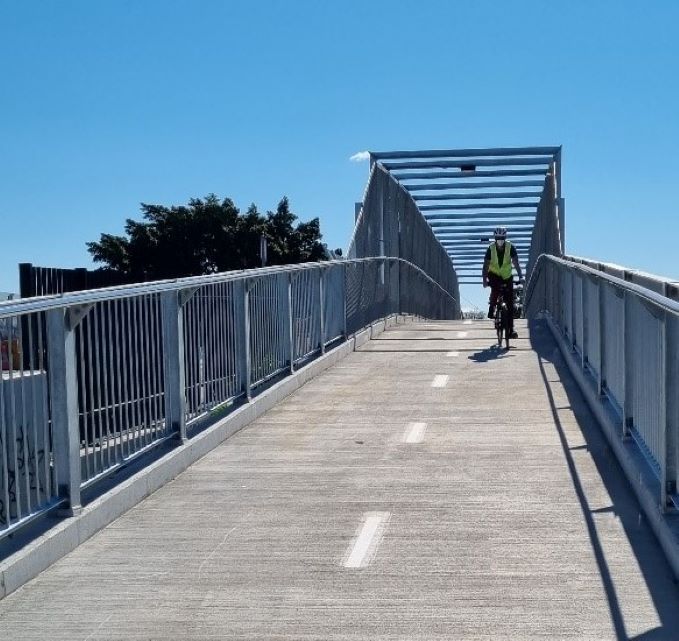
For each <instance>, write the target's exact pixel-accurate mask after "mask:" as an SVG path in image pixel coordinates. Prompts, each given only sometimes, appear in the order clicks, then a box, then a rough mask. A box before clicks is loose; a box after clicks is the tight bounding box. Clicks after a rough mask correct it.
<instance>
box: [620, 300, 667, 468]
mask: <svg viewBox="0 0 679 641" xmlns="http://www.w3.org/2000/svg"><path fill="white" fill-rule="evenodd" d="M628 305H629V306H630V308H629V315H628V320H629V321H630V322H631V328H630V329H631V330H632V331H631V332H630V334H631V335H632V336H634V340H633V341H631V344H630V345H629V346H628V348H627V350H628V351H627V354H628V356H629V358H630V364H629V367H628V368H627V372H628V375H630V376H631V378H632V384H631V391H632V398H631V399H630V400H631V415H632V418H633V426H634V429H635V430H636V431H637V432H638V434H639V435H640V436H641V438H642V439H643V442H644V444H645V445H646V447H647V448H648V451H649V453H650V455H651V456H652V457H653V459H654V461H655V463H656V465H658V467H659V466H660V461H662V460H663V450H662V448H663V429H664V427H665V426H664V425H663V424H662V409H661V408H662V405H661V403H662V400H663V399H662V388H663V372H664V365H663V362H662V354H663V351H662V342H661V341H662V332H661V322H660V320H659V319H658V318H656V316H654V315H653V314H652V313H651V311H650V310H649V309H648V308H647V307H646V305H644V303H642V302H641V301H640V300H639V299H638V298H636V297H630V299H629V300H628Z"/></svg>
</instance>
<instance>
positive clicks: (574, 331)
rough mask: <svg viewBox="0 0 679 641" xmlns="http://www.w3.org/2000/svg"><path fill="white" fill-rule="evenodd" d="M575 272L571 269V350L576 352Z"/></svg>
mask: <svg viewBox="0 0 679 641" xmlns="http://www.w3.org/2000/svg"><path fill="white" fill-rule="evenodd" d="M575 278H576V276H575V270H574V269H571V350H572V351H575V346H576V344H577V334H578V332H577V330H576V328H575Z"/></svg>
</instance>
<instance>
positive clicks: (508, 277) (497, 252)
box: [483, 227, 523, 338]
mask: <svg viewBox="0 0 679 641" xmlns="http://www.w3.org/2000/svg"><path fill="white" fill-rule="evenodd" d="M493 236H494V237H495V242H493V243H491V244H490V245H489V246H488V250H487V251H486V257H485V258H484V260H483V286H484V287H488V285H490V307H489V308H488V318H493V317H494V316H495V301H496V300H497V296H498V294H499V293H500V289H501V288H502V286H503V285H504V284H506V285H507V286H508V288H509V301H508V303H509V307H510V310H509V311H510V314H509V318H510V321H509V322H510V323H511V326H510V334H509V335H510V337H511V338H518V335H517V333H516V332H515V331H514V284H513V282H512V263H513V264H514V268H515V269H516V273H517V275H518V277H519V282H522V281H523V275H522V274H521V265H520V264H519V256H518V254H517V253H516V247H514V246H513V245H512V244H511V243H510V242H509V241H508V240H507V229H506V228H505V227H496V229H495V231H494V232H493Z"/></svg>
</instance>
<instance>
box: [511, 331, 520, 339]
mask: <svg viewBox="0 0 679 641" xmlns="http://www.w3.org/2000/svg"><path fill="white" fill-rule="evenodd" d="M518 337H519V335H518V334H517V333H516V332H515V331H514V330H512V331H511V333H510V334H509V338H518Z"/></svg>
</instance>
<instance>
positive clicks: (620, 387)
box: [601, 283, 625, 407]
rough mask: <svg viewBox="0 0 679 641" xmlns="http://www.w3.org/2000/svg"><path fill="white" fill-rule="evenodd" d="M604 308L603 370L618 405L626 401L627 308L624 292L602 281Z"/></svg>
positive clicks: (610, 391)
mask: <svg viewBox="0 0 679 641" xmlns="http://www.w3.org/2000/svg"><path fill="white" fill-rule="evenodd" d="M601 286H602V296H603V308H604V331H603V338H604V346H603V347H604V358H603V370H604V378H605V381H606V388H607V389H608V391H609V393H610V394H611V395H612V396H613V398H614V400H615V401H616V403H617V405H618V407H622V405H623V403H624V401H625V361H624V359H625V351H624V350H625V309H624V303H623V297H622V292H621V291H619V290H617V289H615V288H614V287H612V286H611V285H607V284H606V283H602V285H601Z"/></svg>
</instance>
